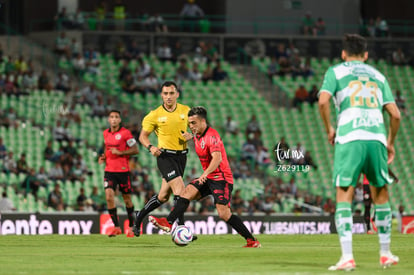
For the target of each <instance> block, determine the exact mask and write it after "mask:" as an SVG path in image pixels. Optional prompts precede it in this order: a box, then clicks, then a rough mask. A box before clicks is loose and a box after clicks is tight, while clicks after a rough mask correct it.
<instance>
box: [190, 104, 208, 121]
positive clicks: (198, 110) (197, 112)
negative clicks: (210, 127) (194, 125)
mask: <svg viewBox="0 0 414 275" xmlns="http://www.w3.org/2000/svg"><path fill="white" fill-rule="evenodd" d="M188 116H199V117H201V118H204V119H205V120H207V110H206V108H204V107H203V106H196V107H192V108H191V109H190V111H188Z"/></svg>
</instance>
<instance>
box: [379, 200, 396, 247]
mask: <svg viewBox="0 0 414 275" xmlns="http://www.w3.org/2000/svg"><path fill="white" fill-rule="evenodd" d="M391 220H392V216H391V207H390V204H389V203H388V202H387V203H384V204H379V205H375V223H376V225H377V229H378V237H379V243H380V247H381V253H388V252H390V242H391V223H392V221H391Z"/></svg>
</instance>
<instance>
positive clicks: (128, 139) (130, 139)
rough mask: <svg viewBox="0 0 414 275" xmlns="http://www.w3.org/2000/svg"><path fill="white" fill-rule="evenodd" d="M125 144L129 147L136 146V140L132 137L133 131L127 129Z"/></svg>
mask: <svg viewBox="0 0 414 275" xmlns="http://www.w3.org/2000/svg"><path fill="white" fill-rule="evenodd" d="M124 138H125V142H126V144H127V145H128V147H132V146H134V145H135V144H136V143H137V141H136V140H135V138H134V136H133V135H132V133H131V131H130V130H128V129H126V131H125V137H124Z"/></svg>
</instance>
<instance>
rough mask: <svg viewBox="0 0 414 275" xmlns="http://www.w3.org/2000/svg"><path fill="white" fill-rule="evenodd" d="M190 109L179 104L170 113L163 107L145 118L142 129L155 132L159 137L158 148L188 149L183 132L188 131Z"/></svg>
mask: <svg viewBox="0 0 414 275" xmlns="http://www.w3.org/2000/svg"><path fill="white" fill-rule="evenodd" d="M189 111H190V107H188V106H186V105H182V104H179V103H177V107H176V108H175V110H174V111H172V112H169V111H167V110H166V109H165V108H164V105H161V106H160V107H158V108H157V109H155V110H152V111H151V112H150V113H149V114H148V115H146V116H145V117H144V120H143V121H142V129H143V130H144V131H146V132H149V133H151V132H153V131H154V132H155V134H156V135H157V136H158V148H163V149H171V150H184V149H187V143H186V142H185V139H184V138H183V136H182V134H181V131H184V132H185V131H187V127H188V112H189Z"/></svg>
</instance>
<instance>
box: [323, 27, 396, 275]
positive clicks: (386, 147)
mask: <svg viewBox="0 0 414 275" xmlns="http://www.w3.org/2000/svg"><path fill="white" fill-rule="evenodd" d="M367 58H368V52H367V42H366V40H365V39H364V38H363V37H361V36H359V35H356V34H347V35H345V37H344V41H343V50H342V59H343V60H344V61H345V62H343V63H340V64H337V65H335V66H332V67H330V68H329V69H328V71H327V72H326V74H325V78H324V81H323V84H322V87H321V89H320V92H319V111H320V113H321V116H322V120H323V122H324V124H325V128H326V132H327V134H328V141H329V143H331V144H332V145H335V156H334V178H333V183H334V185H335V187H336V201H337V204H336V212H335V224H336V228H337V231H338V235H339V241H340V243H341V248H342V257H341V259H340V260H339V262H338V263H337V264H336V265H334V266H331V267H330V268H329V269H330V270H352V269H354V268H355V266H356V265H355V261H354V257H353V253H352V211H351V203H352V198H353V194H354V188H355V186H356V183H357V180H358V176H359V175H360V174H361V173H364V174H365V175H366V176H367V178H368V180H369V182H370V183H371V186H370V188H371V194H372V199H373V202H374V204H375V212H376V214H375V216H376V217H375V220H376V222H377V226H378V235H379V243H380V264H381V266H383V267H388V266H390V265H393V264H397V263H398V260H399V259H398V257H397V256H394V255H392V254H391V252H390V240H391V219H392V216H391V208H390V204H389V198H388V197H389V195H388V188H387V185H388V184H391V183H392V179H391V178H390V176H389V175H388V164H389V163H391V162H392V161H393V159H394V156H395V149H394V141H395V137H396V135H397V131H398V128H399V125H400V112H399V110H398V107H397V105H396V104H395V101H394V98H393V96H392V94H391V89H390V86H389V84H388V81H387V79H386V78H385V76H384V75H383V74H382V73H380V72H379V71H378V70H376V69H375V68H374V67H372V66H370V65H367V64H365V63H364V61H365V60H366V59H367ZM331 98H333V101H334V103H335V106H336V110H337V129H336V130H335V129H334V128H333V126H332V125H331V122H330V99H331ZM383 110H385V111H386V112H387V113H388V114H389V115H390V127H389V130H388V136H387V130H386V126H385V125H384V117H383ZM387 152H388V156H387Z"/></svg>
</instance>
